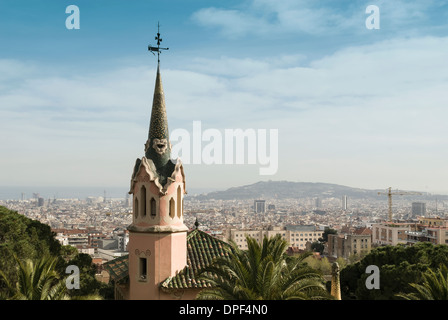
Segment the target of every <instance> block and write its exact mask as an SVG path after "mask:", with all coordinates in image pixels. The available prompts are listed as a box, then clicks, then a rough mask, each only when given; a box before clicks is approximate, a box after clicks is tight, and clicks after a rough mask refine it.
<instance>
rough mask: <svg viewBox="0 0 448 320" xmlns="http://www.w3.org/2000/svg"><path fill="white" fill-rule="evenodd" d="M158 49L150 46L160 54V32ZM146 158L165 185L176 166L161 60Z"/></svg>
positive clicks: (146, 146)
mask: <svg viewBox="0 0 448 320" xmlns="http://www.w3.org/2000/svg"><path fill="white" fill-rule="evenodd" d="M156 40H157V47H151V45H150V46H148V50H149V51H150V52H152V53H153V54H154V52H157V54H158V55H159V54H160V50H161V49H163V50H168V48H160V41H162V39H161V38H160V33H159V30H158V32H157V37H156ZM145 157H146V158H147V159H151V160H152V161H153V163H154V165H155V169H156V171H157V174H158V175H159V180H160V182H161V183H162V185H164V184H165V183H166V180H167V177H169V176H170V175H171V173H172V172H173V169H174V164H173V163H172V162H171V161H170V159H171V143H170V137H169V131H168V118H167V115H166V106H165V95H164V92H163V85H162V76H161V74H160V59H158V62H157V75H156V83H155V87H154V96H153V101H152V111H151V119H150V122H149V132H148V140H147V141H146V144H145Z"/></svg>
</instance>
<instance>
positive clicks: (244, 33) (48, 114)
mask: <svg viewBox="0 0 448 320" xmlns="http://www.w3.org/2000/svg"><path fill="white" fill-rule="evenodd" d="M69 5H76V6H78V7H79V10H80V29H79V30H68V29H67V28H66V26H65V20H66V19H67V17H68V16H69V14H66V13H65V9H66V7H67V6H69ZM369 5H376V6H377V7H378V8H379V10H380V11H379V12H380V29H378V30H375V29H374V30H369V29H367V28H366V26H365V21H366V19H367V18H368V16H369V14H367V13H366V12H365V11H366V8H367V7H368V6H369ZM158 21H160V24H161V34H162V38H163V42H162V46H166V47H169V48H170V50H169V51H167V52H164V53H163V54H162V56H161V59H162V63H161V67H162V78H163V84H164V89H165V95H166V102H167V110H168V118H169V125H170V129H171V130H174V129H177V128H184V129H186V130H189V131H191V130H192V124H193V121H201V123H202V127H203V128H204V129H207V128H214V129H217V130H222V131H223V130H225V129H236V128H242V129H248V128H251V129H267V130H269V129H277V130H278V133H279V141H278V158H279V161H278V171H277V173H276V174H275V175H272V176H260V174H259V166H258V165H250V164H246V165H205V164H188V165H185V169H186V173H187V183H188V184H187V186H189V187H190V188H192V189H195V188H201V189H203V188H207V187H209V186H213V187H214V188H228V187H232V186H238V185H245V184H250V183H253V182H257V181H260V180H268V179H271V180H289V181H311V182H328V183H337V184H342V185H348V186H353V187H362V188H372V189H373V188H384V189H386V188H387V187H389V186H391V187H393V188H398V189H404V190H419V191H427V192H440V193H445V194H448V185H447V183H446V181H448V162H447V161H446V159H448V142H447V136H448V129H447V128H448V127H447V119H448V111H447V105H448V97H447V92H448V76H447V74H448V65H447V63H446V61H448V24H447V22H446V21H448V1H422V0H420V1H412V2H409V1H404V0H397V1H359V0H355V1H338V2H335V1H302V0H295V1H292V0H285V1H273V0H248V1H190V0H184V1H163V2H162V1H148V0H146V1H138V0H136V1H124V0H122V1H115V0H109V1H99V0H97V1H49V0H47V1H38V0H34V1H21V0H15V1H10V0H2V1H0V40H1V41H0V118H1V119H2V126H1V127H0V137H1V138H0V139H1V140H0V141H1V149H0V152H1V156H0V185H4V186H22V185H23V186H24V185H28V186H29V185H31V186H125V187H127V186H128V185H129V180H130V176H131V173H132V169H133V164H134V162H135V159H136V158H137V157H141V156H143V145H144V143H145V141H146V136H147V130H148V123H149V115H150V108H151V103H152V92H153V88H154V80H155V70H156V64H157V58H156V57H154V56H152V54H150V53H148V51H147V45H148V44H150V43H151V44H152V45H154V44H155V41H154V36H155V33H156V32H157V22H158Z"/></svg>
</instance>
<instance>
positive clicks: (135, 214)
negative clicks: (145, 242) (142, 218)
mask: <svg viewBox="0 0 448 320" xmlns="http://www.w3.org/2000/svg"><path fill="white" fill-rule="evenodd" d="M134 216H135V219H137V217H138V199H137V198H135V201H134Z"/></svg>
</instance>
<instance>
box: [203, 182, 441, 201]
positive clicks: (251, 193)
mask: <svg viewBox="0 0 448 320" xmlns="http://www.w3.org/2000/svg"><path fill="white" fill-rule="evenodd" d="M378 191H380V192H385V191H386V188H384V189H381V190H368V189H360V188H352V187H347V186H342V185H337V184H330V183H320V182H291V181H260V182H257V183H254V184H251V185H246V186H241V187H233V188H230V189H227V190H224V191H214V192H210V193H207V194H201V195H196V196H195V198H196V199H198V200H211V199H215V200H232V199H235V200H250V199H298V198H307V197H316V198H317V197H319V198H331V197H335V198H341V197H342V196H344V195H346V196H348V197H349V198H351V199H366V198H375V199H379V198H378V197H379V196H378ZM441 197H445V198H447V196H441ZM425 198H427V196H425ZM419 199H421V200H423V197H422V196H419Z"/></svg>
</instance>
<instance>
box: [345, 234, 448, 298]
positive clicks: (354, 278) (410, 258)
mask: <svg viewBox="0 0 448 320" xmlns="http://www.w3.org/2000/svg"><path fill="white" fill-rule="evenodd" d="M447 257H448V246H446V245H434V244H431V243H428V242H422V243H417V244H415V245H413V246H403V245H397V246H384V247H379V248H376V249H373V250H372V251H371V252H370V253H369V254H368V255H366V256H365V257H364V258H363V259H362V260H361V261H359V262H357V263H355V264H350V265H348V266H346V267H345V268H344V269H343V270H342V271H341V291H342V296H343V299H362V300H390V299H399V297H398V296H397V294H398V293H402V294H407V293H410V292H412V291H413V287H412V285H411V284H412V283H421V282H422V281H423V278H422V275H423V274H424V273H425V272H426V271H427V270H428V269H432V268H437V267H438V266H439V265H447V264H448V259H447ZM369 265H375V266H377V267H378V268H379V270H380V273H379V275H380V288H379V289H368V288H367V287H366V285H365V283H366V279H367V278H368V277H369V276H370V274H368V273H366V268H367V266H369Z"/></svg>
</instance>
